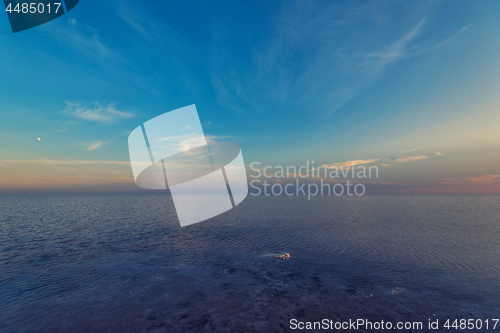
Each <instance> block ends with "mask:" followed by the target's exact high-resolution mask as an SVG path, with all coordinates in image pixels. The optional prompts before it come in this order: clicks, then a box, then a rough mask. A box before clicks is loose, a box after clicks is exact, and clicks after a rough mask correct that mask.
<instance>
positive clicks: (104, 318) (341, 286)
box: [0, 194, 500, 332]
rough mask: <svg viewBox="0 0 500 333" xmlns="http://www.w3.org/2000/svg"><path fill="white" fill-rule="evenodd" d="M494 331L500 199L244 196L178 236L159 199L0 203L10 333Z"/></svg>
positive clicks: (1, 315) (2, 290) (3, 307)
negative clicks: (466, 326) (348, 328)
mask: <svg viewBox="0 0 500 333" xmlns="http://www.w3.org/2000/svg"><path fill="white" fill-rule="evenodd" d="M285 252H288V253H290V254H291V259H290V260H286V261H281V260H279V259H276V258H275V256H276V255H278V254H282V253H285ZM499 317H500V196H365V197H358V198H351V197H343V198H338V197H315V198H313V199H312V200H311V201H308V200H307V198H305V197H248V198H247V199H246V200H245V201H244V202H243V203H242V204H240V205H239V206H237V207H236V208H235V209H233V210H231V211H230V212H227V213H225V214H223V215H221V216H219V217H215V218H213V219H211V220H209V221H206V222H203V223H200V224H197V225H193V226H190V227H185V228H180V226H179V224H178V222H177V218H176V214H175V211H174V209H173V204H172V201H171V198H170V197H168V196H165V195H161V194H154V195H151V194H119V195H116V194H113V195H26V196H23V195H12V196H6V195H3V196H0V323H1V325H0V331H2V332H38V331H40V332H92V331H95V332H210V331H216V332H282V331H287V330H288V327H289V320H290V319H292V318H297V319H298V320H301V321H318V320H321V319H323V318H329V319H333V320H349V319H357V318H367V319H369V320H372V321H380V320H385V321H392V322H396V321H407V320H410V321H424V322H427V320H428V319H429V318H432V319H435V318H439V319H440V320H446V319H447V318H465V319H469V318H474V319H476V318H480V319H487V318H490V319H491V318H499ZM497 330H498V331H500V328H497ZM471 331H472V330H471ZM471 331H468V332H471ZM484 331H485V330H482V332H484Z"/></svg>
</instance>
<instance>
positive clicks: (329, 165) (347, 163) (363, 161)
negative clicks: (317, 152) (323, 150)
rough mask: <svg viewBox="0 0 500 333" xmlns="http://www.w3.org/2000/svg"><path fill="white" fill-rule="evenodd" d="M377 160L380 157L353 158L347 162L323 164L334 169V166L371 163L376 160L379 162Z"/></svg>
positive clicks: (341, 166)
mask: <svg viewBox="0 0 500 333" xmlns="http://www.w3.org/2000/svg"><path fill="white" fill-rule="evenodd" d="M377 161H378V159H371V160H353V161H345V162H338V163H331V164H324V165H323V166H324V167H326V168H328V169H333V168H348V167H351V166H356V165H364V164H371V163H374V162H377Z"/></svg>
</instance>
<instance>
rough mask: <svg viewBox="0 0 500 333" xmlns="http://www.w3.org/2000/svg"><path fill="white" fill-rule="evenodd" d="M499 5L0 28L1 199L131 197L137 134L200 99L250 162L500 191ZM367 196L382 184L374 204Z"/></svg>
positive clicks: (151, 6) (237, 13)
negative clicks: (131, 146)
mask: <svg viewBox="0 0 500 333" xmlns="http://www.w3.org/2000/svg"><path fill="white" fill-rule="evenodd" d="M498 13H500V2H498V1H493V0H491V1H481V2H476V1H349V2H347V1H249V0H242V1H229V0H227V1H210V2H207V1H204V2H202V1H176V2H174V1H146V2H143V1H141V2H139V1H128V0H121V1H103V0H101V1H95V0H86V1H82V2H80V3H79V4H78V6H76V7H75V8H74V9H73V10H72V11H70V12H69V13H67V14H66V15H63V16H61V17H59V18H58V19H56V20H54V21H51V22H48V23H46V24H43V25H41V26H38V27H35V28H33V29H29V30H25V31H22V32H19V33H15V34H13V33H12V31H11V29H10V26H9V22H8V18H7V15H6V14H3V15H0V48H1V52H0V85H1V86H0V100H1V101H2V104H1V107H0V193H30V192H51V191H70V192H71V191H75V192H79V191H107V192H113V191H131V190H135V189H136V188H137V187H136V186H135V184H134V179H133V175H132V170H131V167H130V163H129V154H128V143H127V140H128V135H129V134H130V132H131V131H132V130H133V129H135V128H136V127H137V126H139V125H140V124H142V123H144V122H145V121H147V120H149V119H151V118H154V117H156V116H158V115H160V114H163V113H165V112H168V111H171V110H174V109H178V108H181V107H184V106H187V105H191V104H195V105H196V107H197V110H198V114H199V117H200V120H201V123H202V126H203V130H204V132H205V135H206V136H207V137H208V138H209V139H210V140H213V141H229V142H234V143H236V144H238V145H239V146H240V147H241V150H242V152H243V157H244V160H245V164H247V165H250V164H251V163H252V162H260V163H261V165H274V166H276V165H282V166H286V165H296V166H300V165H304V164H305V163H306V161H314V162H315V164H316V165H327V166H334V165H376V166H378V167H379V170H380V171H379V178H378V179H374V180H372V183H371V184H370V186H372V189H373V192H374V193H422V194H425V193H428V194H436V193H452V194H454V193H474V194H475V193H477V194H481V193H485V194H489V193H492V194H493V193H496V194H498V193H500V153H499V152H500V94H499V93H498V92H499V91H500V89H499V88H500V38H498V36H499V35H500V21H499V20H498ZM369 191H370V187H368V191H367V192H369Z"/></svg>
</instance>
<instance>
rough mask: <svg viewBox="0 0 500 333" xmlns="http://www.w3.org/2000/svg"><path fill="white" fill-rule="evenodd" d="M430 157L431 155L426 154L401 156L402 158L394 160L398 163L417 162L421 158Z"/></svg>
mask: <svg viewBox="0 0 500 333" xmlns="http://www.w3.org/2000/svg"><path fill="white" fill-rule="evenodd" d="M428 157H429V156H426V155H421V156H409V157H401V158H398V159H396V160H394V162H397V163H408V162H415V161H420V160H423V159H426V158H428Z"/></svg>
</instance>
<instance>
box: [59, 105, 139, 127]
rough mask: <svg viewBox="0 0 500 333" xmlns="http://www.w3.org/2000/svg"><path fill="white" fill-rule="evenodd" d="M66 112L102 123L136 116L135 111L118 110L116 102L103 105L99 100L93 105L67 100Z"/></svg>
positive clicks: (79, 117)
mask: <svg viewBox="0 0 500 333" xmlns="http://www.w3.org/2000/svg"><path fill="white" fill-rule="evenodd" d="M65 112H66V113H69V114H71V115H73V116H74V117H75V118H78V119H83V120H88V121H95V122H101V123H113V122H115V121H116V120H120V119H129V118H133V117H135V115H134V114H133V113H130V112H125V111H119V110H117V109H116V107H115V105H114V104H108V105H107V106H103V105H101V104H100V103H98V102H94V103H92V104H91V105H88V104H82V103H78V102H66V109H65Z"/></svg>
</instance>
